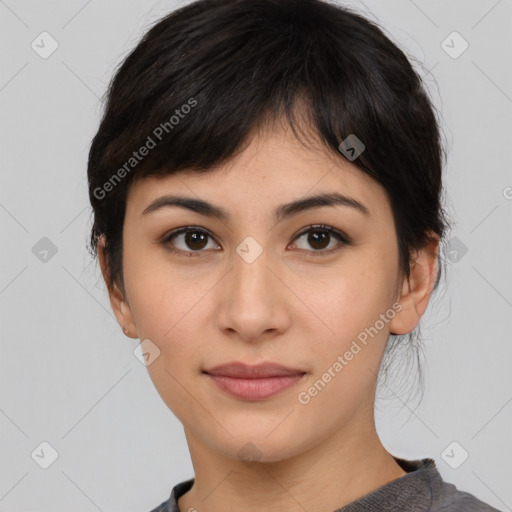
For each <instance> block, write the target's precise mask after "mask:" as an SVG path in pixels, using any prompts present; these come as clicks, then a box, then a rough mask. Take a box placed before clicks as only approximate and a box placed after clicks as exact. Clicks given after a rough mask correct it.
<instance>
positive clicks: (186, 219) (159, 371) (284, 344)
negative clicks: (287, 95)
mask: <svg viewBox="0 0 512 512" xmlns="http://www.w3.org/2000/svg"><path fill="white" fill-rule="evenodd" d="M322 194H325V195H333V194H338V195H339V196H346V198H349V199H347V200H346V201H344V204H342V203H343V201H341V202H335V203H333V204H330V205H326V204H324V205H323V206H318V204H317V205H316V206H314V205H313V207H311V204H309V206H310V207H309V208H291V207H288V208H286V207H283V205H287V204H291V203H294V202H296V201H303V200H305V199H307V198H309V197H311V196H316V195H322ZM166 195H172V196H180V197H183V198H190V199H194V200H201V201H205V202H207V203H209V204H210V205H213V207H214V208H216V209H220V210H222V211H223V212H224V214H225V217H223V218H219V217H218V216H215V215H209V214H208V213H209V210H208V209H206V208H203V209H201V211H193V210H192V209H189V208H186V207H180V206H176V205H167V206H165V205H162V204H160V207H158V206H157V207H152V208H148V207H150V205H152V204H153V203H154V202H155V201H156V200H158V199H159V198H162V197H163V196H166ZM356 202H357V203H356ZM356 204H359V205H360V207H357V206H355V205H356ZM303 206H304V205H303ZM306 206H307V204H306ZM146 209H149V210H151V211H147V212H146V213H144V211H145V210H146ZM210 213H211V211H210ZM319 226H320V227H319ZM185 227H187V228H188V231H185V232H179V233H177V231H178V230H181V229H182V228H185ZM123 229H124V232H123V238H124V240H123V244H124V245H123V273H124V282H125V291H126V297H125V301H124V303H123V305H122V307H121V308H118V311H116V314H117V316H118V319H119V320H120V322H123V324H124V325H127V323H130V322H132V323H133V324H134V325H135V326H136V330H137V332H138V336H137V337H138V338H140V340H141V341H143V340H150V342H147V341H146V343H151V344H152V346H156V347H157V348H158V351H159V355H158V357H156V358H155V359H154V360H153V361H152V362H151V364H149V365H148V367H147V369H148V371H149V374H150V376H151V379H152V381H153V383H154V385H155V387H156V389H157V390H158V393H159V394H160V396H161V397H162V399H163V401H164V402H165V403H166V404H167V406H168V407H169V408H170V409H171V410H172V411H173V413H174V414H175V415H176V417H177V418H178V419H179V420H180V421H181V422H182V423H183V425H184V428H185V431H186V433H187V435H190V437H193V438H194V439H196V440H197V442H199V443H201V444H203V445H204V446H207V447H209V449H211V450H214V451H215V452H217V453H219V454H222V455H224V456H227V457H232V458H237V457H239V456H240V449H241V448H242V447H244V445H246V443H252V445H253V446H255V447H256V448H257V450H258V453H259V455H258V457H260V459H261V461H269V462H270V461H278V460H282V459H284V458H289V457H293V456H294V455H297V454H299V453H300V452H303V451H305V450H307V449H308V448H311V447H314V446H315V445H317V444H319V443H321V442H322V441H324V440H325V439H327V438H329V437H330V436H333V435H334V434H335V433H336V432H340V431H343V429H345V430H347V431H348V430H350V429H355V428H356V426H357V428H358V432H361V431H362V430H361V429H364V427H365V426H368V424H369V423H370V421H371V412H372V411H373V400H374V390H375V383H376V376H377V374H378V369H379V365H380V362H381V359H382V356H383V353H384V349H385V345H386V342H387V339H388V336H389V333H390V331H391V332H397V331H398V328H399V327H400V325H399V321H400V320H399V318H401V316H400V313H399V309H400V307H401V306H400V305H397V304H398V301H399V300H400V289H401V286H400V285H401V283H399V265H398V244H397V238H396V232H395V228H394V222H393V216H392V212H391V207H390V203H389V200H388V197H387V194H386V192H385V190H384V189H383V188H382V187H381V186H380V185H379V184H377V183H376V182H375V181H373V180H372V179H371V178H370V177H368V176H367V175H366V174H364V173H362V172H361V171H360V170H358V169H357V167H356V166H355V165H353V164H352V163H350V162H349V161H347V160H345V159H343V158H342V157H341V155H340V156H336V155H331V154H329V153H328V152H327V151H326V149H325V148H322V147H320V146H318V147H315V148H305V147H304V146H303V145H302V144H301V143H300V142H299V141H297V140H296V139H295V137H294V135H293V133H292V132H291V131H290V129H285V128H281V129H279V130H277V129H276V130H274V131H268V132H265V133H262V134H259V135H256V136H255V137H254V138H253V139H252V140H251V143H250V145H249V146H248V147H247V148H246V149H245V150H244V151H243V152H242V153H240V154H239V155H238V156H237V157H236V158H235V159H234V160H232V161H230V162H229V164H225V165H221V166H219V167H217V168H215V169H212V170H210V171H208V172H207V173H205V174H202V175H201V174H199V173H195V172H181V173H179V174H176V175H172V176H164V177H162V176H159V177H148V178H145V179H143V180H141V181H139V182H136V183H134V184H133V186H132V187H131V189H130V190H129V194H128V198H127V207H126V215H125V223H124V228H123ZM402 314H403V313H402ZM393 326H395V327H396V328H395V329H394V328H393ZM402 327H403V322H402ZM363 340H364V341H363ZM153 344H154V345H153ZM158 351H157V352H158ZM233 361H237V362H244V363H246V364H249V365H256V364H259V363H262V362H275V363H278V364H280V365H283V366H286V367H288V368H291V369H297V370H300V371H301V372H303V375H302V377H300V378H297V379H295V380H294V381H293V382H294V383H293V385H292V386H291V387H288V388H287V389H284V390H282V391H281V392H279V393H277V394H274V395H272V396H269V397H267V398H263V399H254V398H253V399H247V398H240V397H235V396H232V395H231V394H229V393H227V392H225V391H224V390H222V389H221V388H220V387H219V386H218V385H217V384H216V382H215V380H214V379H212V377H211V376H209V375H207V374H206V373H204V371H205V370H208V369H211V368H212V367H214V366H217V365H220V364H224V363H229V362H233ZM315 383H316V384H315Z"/></svg>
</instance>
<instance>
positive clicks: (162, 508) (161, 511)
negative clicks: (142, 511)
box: [149, 500, 172, 512]
mask: <svg viewBox="0 0 512 512" xmlns="http://www.w3.org/2000/svg"><path fill="white" fill-rule="evenodd" d="M170 510H172V509H170ZM168 511H169V500H165V501H164V502H162V503H160V505H158V507H156V508H154V509H152V510H150V511H149V512H168Z"/></svg>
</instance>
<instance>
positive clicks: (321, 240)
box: [295, 225, 350, 255]
mask: <svg viewBox="0 0 512 512" xmlns="http://www.w3.org/2000/svg"><path fill="white" fill-rule="evenodd" d="M301 238H302V239H305V241H306V245H308V246H309V247H311V248H313V250H310V249H309V248H308V247H300V244H297V243H296V244H295V245H297V246H298V248H299V249H304V250H306V251H307V252H308V253H311V254H314V255H317V254H318V255H322V254H330V253H332V252H333V251H336V250H337V249H339V248H340V247H341V246H343V245H348V244H349V243H350V241H349V238H348V237H347V236H345V235H344V234H342V233H341V232H340V231H338V230H336V229H334V228H331V227H329V226H321V225H320V226H310V227H309V228H308V229H307V230H305V231H303V232H302V233H301V234H299V235H298V236H297V238H296V240H300V239H301ZM333 239H336V240H337V241H338V243H331V242H333Z"/></svg>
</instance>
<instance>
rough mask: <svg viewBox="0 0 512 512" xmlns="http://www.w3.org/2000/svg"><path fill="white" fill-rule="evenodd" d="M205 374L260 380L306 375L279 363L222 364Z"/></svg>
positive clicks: (206, 371)
mask: <svg viewBox="0 0 512 512" xmlns="http://www.w3.org/2000/svg"><path fill="white" fill-rule="evenodd" d="M204 372H205V373H208V374H210V375H223V376H226V377H235V378H246V379H258V378H260V379H261V378H265V377H283V376H288V375H301V374H303V373H306V372H305V371H303V370H297V369H293V368H287V367H286V366H283V365H280V364H277V363H261V364H257V365H249V364H245V363H241V362H232V363H227V364H221V365H219V366H215V367H213V368H210V369H208V370H204Z"/></svg>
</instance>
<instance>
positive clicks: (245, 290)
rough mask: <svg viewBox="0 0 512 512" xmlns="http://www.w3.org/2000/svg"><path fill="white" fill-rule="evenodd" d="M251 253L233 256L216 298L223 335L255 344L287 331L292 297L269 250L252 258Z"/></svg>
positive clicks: (252, 248) (240, 253)
mask: <svg viewBox="0 0 512 512" xmlns="http://www.w3.org/2000/svg"><path fill="white" fill-rule="evenodd" d="M251 250H252V251H254V247H251V248H250V251H251ZM250 251H249V253H247V252H245V253H244V251H243V250H241V251H237V253H236V254H234V257H233V267H232V269H231V271H230V272H229V273H228V274H227V275H226V276H225V278H224V280H223V286H222V289H221V292H220V295H219V303H218V311H217V321H218V327H219V329H220V330H221V331H222V332H223V334H224V335H227V336H230V337H232V338H235V337H236V338H238V339H239V340H241V341H245V342H249V343H254V342H258V341H259V340H263V339H268V338H273V337H276V336H279V335H280V334H282V333H283V332H284V331H286V329H287V328H288V327H289V325H290V323H291V319H290V308H289V307H287V300H290V297H291V296H292V294H291V293H290V291H289V290H288V289H287V287H286V285H285V283H284V281H285V279H286V278H285V277H284V276H283V275H280V274H282V273H283V272H282V271H279V270H278V268H279V267H278V265H277V264H276V262H273V261H272V260H271V258H270V257H269V254H268V251H266V250H264V249H263V252H261V254H259V255H258V256H257V257H256V258H255V259H253V258H252V257H251V255H250ZM252 256H253V257H254V254H253V255H252Z"/></svg>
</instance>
